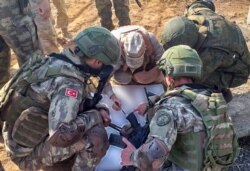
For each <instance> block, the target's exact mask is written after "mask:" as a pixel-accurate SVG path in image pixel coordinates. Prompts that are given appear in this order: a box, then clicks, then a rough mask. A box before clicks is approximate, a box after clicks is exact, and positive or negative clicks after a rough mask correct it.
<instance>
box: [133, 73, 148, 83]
mask: <svg viewBox="0 0 250 171" xmlns="http://www.w3.org/2000/svg"><path fill="white" fill-rule="evenodd" d="M149 79H150V81H151V79H152V78H148V74H147V71H140V72H136V73H134V74H133V80H135V81H136V82H137V83H140V84H148V83H150V82H149Z"/></svg>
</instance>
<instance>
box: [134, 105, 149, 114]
mask: <svg viewBox="0 0 250 171" xmlns="http://www.w3.org/2000/svg"><path fill="white" fill-rule="evenodd" d="M147 108H148V104H147V103H141V104H139V105H138V106H137V107H136V108H135V109H134V112H137V113H138V114H139V115H142V116H144V115H145V112H146V110H147Z"/></svg>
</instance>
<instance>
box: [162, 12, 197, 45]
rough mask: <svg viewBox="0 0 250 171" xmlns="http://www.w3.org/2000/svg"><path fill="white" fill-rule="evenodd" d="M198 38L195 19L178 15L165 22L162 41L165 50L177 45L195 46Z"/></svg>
mask: <svg viewBox="0 0 250 171" xmlns="http://www.w3.org/2000/svg"><path fill="white" fill-rule="evenodd" d="M198 38H199V32H198V28H197V27H196V25H195V24H194V23H193V21H191V20H188V19H187V18H186V17H180V16H177V17H173V18H171V19H170V20H169V21H168V22H166V23H165V25H164V28H163V32H162V36H161V42H162V44H163V47H164V49H165V50H167V49H168V48H170V47H172V46H176V45H188V46H190V47H192V48H194V47H195V45H196V43H197V42H198Z"/></svg>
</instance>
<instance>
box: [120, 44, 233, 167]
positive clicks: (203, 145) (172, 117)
mask: <svg viewBox="0 0 250 171" xmlns="http://www.w3.org/2000/svg"><path fill="white" fill-rule="evenodd" d="M157 64H158V65H159V68H160V69H161V70H162V72H163V73H164V75H165V80H166V84H167V85H168V87H169V88H170V89H171V90H170V91H168V92H166V93H165V94H164V95H162V96H161V99H160V100H159V101H158V102H157V103H156V104H155V106H154V115H153V117H152V119H151V120H150V126H149V127H150V132H149V135H148V138H147V140H146V142H145V143H144V144H142V145H141V146H140V147H139V148H138V149H136V150H133V149H134V148H133V147H131V145H129V144H128V146H127V149H124V151H123V152H122V160H123V161H122V162H127V161H128V160H130V161H132V163H133V165H134V166H136V167H138V168H139V169H140V170H142V171H147V170H165V171H201V170H204V171H205V170H206V171H208V170H216V171H222V170H226V168H228V166H229V165H230V164H232V163H233V162H234V159H235V157H236V153H237V142H236V141H237V140H236V138H235V132H234V131H233V128H232V122H231V120H230V119H229V117H228V116H227V114H226V111H227V105H226V101H225V99H224V98H223V95H222V94H221V93H218V92H215V91H214V90H211V89H210V88H208V87H206V86H203V85H198V84H194V83H193V81H192V79H194V78H200V77H201V70H202V62H201V59H200V58H199V55H198V54H197V52H196V51H195V50H193V49H191V48H190V47H188V46H185V45H179V46H174V47H172V48H170V49H169V50H167V51H166V52H165V53H164V54H163V56H162V57H161V59H160V60H159V61H158V63H157ZM170 76H171V77H170ZM235 143H236V144H235ZM131 152H132V154H131ZM127 156H131V157H130V158H128V157H127Z"/></svg>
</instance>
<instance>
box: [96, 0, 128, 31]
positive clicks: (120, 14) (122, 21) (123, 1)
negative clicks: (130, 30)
mask: <svg viewBox="0 0 250 171" xmlns="http://www.w3.org/2000/svg"><path fill="white" fill-rule="evenodd" d="M95 3H96V8H97V10H98V14H99V16H100V17H101V25H102V26H103V27H105V28H107V29H109V30H113V29H114V25H113V22H112V11H111V7H112V3H111V0H95ZM113 5H114V8H115V15H116V17H117V18H118V20H119V26H125V25H130V23H131V22H130V18H129V0H113Z"/></svg>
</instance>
